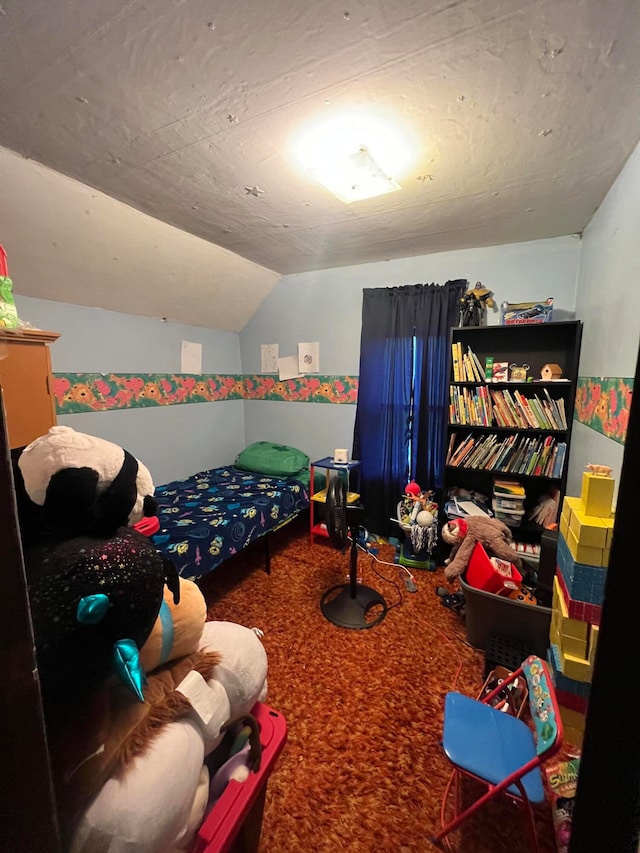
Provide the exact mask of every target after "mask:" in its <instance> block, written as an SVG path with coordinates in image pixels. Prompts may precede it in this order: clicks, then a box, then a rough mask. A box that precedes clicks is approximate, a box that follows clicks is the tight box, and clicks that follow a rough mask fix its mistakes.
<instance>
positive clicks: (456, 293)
mask: <svg viewBox="0 0 640 853" xmlns="http://www.w3.org/2000/svg"><path fill="white" fill-rule="evenodd" d="M466 285H467V282H466V280H463V279H458V280H456V281H448V282H447V283H446V284H445V285H437V284H416V285H409V286H406V287H391V288H371V289H365V290H364V291H363V300H362V332H361V339H360V374H359V380H358V403H357V408H356V421H355V429H354V441H353V458H354V459H359V460H360V462H361V492H362V501H363V504H364V507H365V514H366V520H365V524H366V526H367V528H369V529H370V530H371V531H373V532H375V533H379V534H382V535H385V534H386V535H389V534H391V533H397V531H398V527H397V525H394V524H393V523H392V522H391V521H390V519H391V518H395V517H396V507H397V503H398V501H399V500H400V498H401V497H402V495H403V494H404V487H405V486H406V484H407V483H408V482H409V480H410V479H415V480H416V481H417V482H418V483H419V484H420V485H421V486H422V488H424V489H432V488H439V487H440V486H441V485H442V483H443V474H444V445H445V436H446V423H447V412H448V399H449V398H448V363H449V352H448V350H449V329H450V327H451V326H453V325H455V323H456V322H457V318H458V313H459V302H460V299H461V297H462V295H463V293H464V291H465V289H466Z"/></svg>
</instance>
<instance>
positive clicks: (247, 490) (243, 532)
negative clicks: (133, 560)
mask: <svg viewBox="0 0 640 853" xmlns="http://www.w3.org/2000/svg"><path fill="white" fill-rule="evenodd" d="M155 498H156V500H157V501H158V518H159V519H160V529H159V530H158V532H157V533H155V534H154V535H153V537H152V541H153V543H154V544H155V546H156V548H158V550H159V551H161V552H162V553H163V554H164V555H166V556H167V557H169V558H170V559H171V560H173V562H174V564H175V565H176V567H177V568H178V571H179V572H180V575H181V576H182V577H185V578H191V579H193V578H197V577H201V576H202V575H205V574H207V572H210V571H212V569H215V568H216V566H219V565H220V563H222V562H224V560H226V559H228V558H229V557H231V556H232V555H233V554H237V553H238V552H239V551H241V550H242V549H243V548H246V547H247V545H249V544H250V543H251V542H253V541H254V540H256V539H258V538H259V537H260V536H263V535H264V534H265V533H268V532H269V531H270V530H275V529H276V528H278V527H280V526H281V525H282V524H284V523H285V522H287V521H290V520H291V519H292V518H294V517H295V516H296V515H297V514H298V513H299V512H300V511H301V510H303V509H305V508H306V507H308V506H309V491H308V486H307V485H306V484H305V483H303V482H301V481H300V480H295V479H288V478H286V477H265V476H263V475H262V474H253V473H249V472H247V471H240V470H238V469H236V468H233V467H232V466H228V467H226V468H213V469H211V470H210V471H201V472H200V473H198V474H194V475H193V476H192V477H188V478H187V479H185V480H175V481H174V482H173V483H167V485H165V486H160V487H159V488H156V491H155Z"/></svg>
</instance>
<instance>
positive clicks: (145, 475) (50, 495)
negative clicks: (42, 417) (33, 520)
mask: <svg viewBox="0 0 640 853" xmlns="http://www.w3.org/2000/svg"><path fill="white" fill-rule="evenodd" d="M18 468H19V469H20V472H21V475H22V480H23V483H24V489H25V491H26V493H27V495H28V497H29V499H30V500H31V501H32V502H33V504H35V506H36V507H39V508H40V512H39V515H40V525H41V527H42V531H43V532H47V533H50V534H53V535H58V536H61V537H62V538H64V539H68V538H70V537H72V536H81V535H89V536H110V535H111V534H112V533H114V532H115V531H116V530H117V529H118V528H119V527H132V526H133V525H134V524H135V523H136V522H137V521H140V520H141V519H142V518H143V516H153V515H155V513H156V511H157V508H158V504H157V502H156V500H155V498H154V497H153V492H154V486H153V480H152V478H151V474H150V472H149V469H148V468H147V467H146V466H145V465H143V464H142V462H140V461H139V460H138V459H136V458H135V457H133V456H132V455H131V454H130V453H129V452H128V451H127V450H124V449H123V448H122V447H119V446H118V445H117V444H113V443H112V442H110V441H105V439H103V438H98V437H96V436H93V435H85V434H84V433H81V432H76V431H75V430H74V429H72V428H71V427H68V426H54V427H51V429H50V430H49V432H48V433H47V434H46V435H43V436H41V437H40V438H37V439H36V440H35V441H32V442H31V444H29V445H27V447H25V448H24V450H23V451H22V453H21V454H20V456H19V458H18Z"/></svg>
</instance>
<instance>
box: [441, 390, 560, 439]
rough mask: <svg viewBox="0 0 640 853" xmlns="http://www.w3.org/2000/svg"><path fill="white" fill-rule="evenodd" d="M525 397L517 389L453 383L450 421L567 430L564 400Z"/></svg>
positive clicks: (450, 400)
mask: <svg viewBox="0 0 640 853" xmlns="http://www.w3.org/2000/svg"><path fill="white" fill-rule="evenodd" d="M544 393H545V395H546V399H541V398H540V397H538V395H537V394H536V395H534V396H532V397H526V396H524V395H523V394H522V393H521V392H520V391H517V390H515V389H514V390H513V391H510V390H507V389H504V390H498V389H496V390H494V389H493V388H491V389H488V388H487V386H486V385H478V387H477V388H466V387H464V388H459V387H458V386H457V385H450V386H449V423H451V424H457V425H462V426H467V425H468V426H500V427H511V428H516V429H541V430H566V429H567V418H566V415H565V408H564V400H563V399H558V400H555V399H554V398H553V397H551V395H550V394H549V392H548V391H547V389H546V388H545V390H544Z"/></svg>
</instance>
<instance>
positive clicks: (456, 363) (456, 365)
mask: <svg viewBox="0 0 640 853" xmlns="http://www.w3.org/2000/svg"><path fill="white" fill-rule="evenodd" d="M451 364H452V365H453V381H454V382H461V381H462V380H461V379H460V360H459V359H458V346H457V344H455V343H452V344H451Z"/></svg>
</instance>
